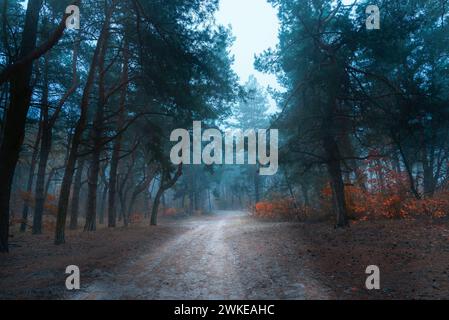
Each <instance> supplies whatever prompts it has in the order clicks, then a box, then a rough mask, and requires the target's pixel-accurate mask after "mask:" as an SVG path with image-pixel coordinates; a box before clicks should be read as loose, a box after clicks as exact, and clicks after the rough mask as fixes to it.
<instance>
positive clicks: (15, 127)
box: [0, 0, 42, 252]
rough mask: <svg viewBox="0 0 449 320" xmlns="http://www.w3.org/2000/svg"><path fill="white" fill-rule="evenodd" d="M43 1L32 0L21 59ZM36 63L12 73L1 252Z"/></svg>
mask: <svg viewBox="0 0 449 320" xmlns="http://www.w3.org/2000/svg"><path fill="white" fill-rule="evenodd" d="M41 7H42V0H30V1H29V2H28V6H27V13H26V18H25V27H24V29H23V33H22V43H21V47H20V55H19V59H23V58H25V57H26V56H28V55H29V54H30V53H32V52H33V50H34V49H35V47H36V39H37V29H38V23H39V11H40V9H41ZM32 72H33V64H32V63H31V62H29V63H27V64H25V65H24V66H23V67H22V68H20V70H18V71H16V72H14V73H12V74H11V76H10V79H11V86H10V106H9V108H8V110H7V112H6V117H5V126H4V128H3V139H2V143H1V146H0V181H1V182H2V183H1V185H0V252H8V240H9V216H10V212H9V210H10V208H9V200H10V197H11V186H12V182H13V177H14V171H15V169H16V165H17V161H18V159H19V153H20V149H21V146H22V144H23V140H24V135H25V123H26V117H27V113H28V110H29V107H30V100H31V94H32V87H31V85H30V81H31V75H32Z"/></svg>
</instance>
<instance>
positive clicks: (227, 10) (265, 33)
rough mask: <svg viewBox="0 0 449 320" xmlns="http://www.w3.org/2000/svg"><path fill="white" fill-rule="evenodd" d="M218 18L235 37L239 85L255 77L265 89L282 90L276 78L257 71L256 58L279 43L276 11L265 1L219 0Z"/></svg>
mask: <svg viewBox="0 0 449 320" xmlns="http://www.w3.org/2000/svg"><path fill="white" fill-rule="evenodd" d="M216 18H217V22H218V23H220V24H222V25H225V26H228V25H230V26H231V27H232V33H233V35H234V36H235V37H236V40H235V43H234V46H233V47H232V54H233V55H234V56H235V62H234V70H235V72H236V73H237V74H238V76H239V77H240V82H241V83H242V84H243V83H245V82H246V81H247V80H248V77H249V76H250V75H254V76H255V77H256V78H257V80H258V81H259V83H260V84H261V85H262V86H264V87H268V86H271V87H273V88H276V89H280V86H279V84H278V82H277V80H276V77H275V76H274V75H267V74H263V73H260V72H258V71H256V70H255V68H254V56H255V55H256V54H257V55H258V54H260V53H262V52H263V51H264V50H266V49H269V48H274V47H276V45H277V43H278V31H279V20H278V18H277V10H276V9H275V8H273V7H272V6H271V5H270V4H269V3H268V2H267V1H266V0H220V9H219V11H218V12H217V15H216Z"/></svg>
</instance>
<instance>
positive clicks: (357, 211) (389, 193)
mask: <svg viewBox="0 0 449 320" xmlns="http://www.w3.org/2000/svg"><path fill="white" fill-rule="evenodd" d="M367 164H368V165H367V168H368V169H367V170H366V172H365V173H364V174H361V175H359V176H360V177H361V178H360V181H354V182H353V183H348V184H346V186H345V197H346V204H347V209H348V214H349V217H350V218H351V219H354V220H376V219H407V218H416V217H424V216H427V217H432V218H442V217H445V216H447V215H448V213H449V191H448V190H440V191H437V192H436V193H435V194H434V195H432V196H429V195H425V196H423V197H421V198H419V199H418V198H417V197H416V196H415V195H414V194H413V193H412V192H411V191H410V182H409V180H408V179H409V178H408V176H407V174H405V173H398V172H396V171H395V170H392V169H390V168H388V167H387V166H384V165H382V163H381V164H378V163H376V164H372V163H369V162H368V163H367ZM334 207H335V206H334V203H333V197H332V189H331V186H330V184H327V185H326V186H325V187H324V188H323V190H322V192H321V194H320V197H319V199H318V200H317V201H316V202H315V204H314V206H313V207H307V206H304V205H301V204H298V203H295V201H294V200H293V199H291V198H282V197H276V198H275V199H274V200H271V201H263V202H259V203H257V204H256V205H255V206H254V207H253V208H252V212H253V214H254V216H255V217H257V218H266V219H289V220H292V219H299V220H304V219H308V218H310V217H313V216H317V215H320V214H321V216H325V213H332V212H333V210H334Z"/></svg>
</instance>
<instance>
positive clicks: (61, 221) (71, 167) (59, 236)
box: [55, 11, 112, 245]
mask: <svg viewBox="0 0 449 320" xmlns="http://www.w3.org/2000/svg"><path fill="white" fill-rule="evenodd" d="M111 14H112V11H110V12H109V14H108V15H107V16H106V19H105V22H104V24H103V29H102V31H101V34H100V37H99V39H98V42H97V46H96V48H95V52H94V56H93V58H92V62H91V65H90V69H89V73H88V77H87V81H86V85H85V87H84V91H83V96H82V99H81V105H80V111H81V115H80V118H79V120H78V123H77V125H76V128H75V133H74V135H73V137H72V145H71V148H70V153H69V158H68V159H67V165H66V168H65V172H64V178H63V180H62V184H61V191H60V195H59V203H58V215H57V222H56V232H55V244H56V245H59V244H63V243H65V225H66V220H67V210H68V206H69V198H70V189H71V186H72V180H73V175H74V173H75V165H76V160H77V158H78V149H79V146H80V144H81V139H82V136H83V133H84V130H85V128H86V124H87V111H88V110H87V109H88V106H89V100H90V99H89V97H90V92H91V90H92V87H93V85H94V80H95V73H96V70H97V64H98V56H99V53H100V48H101V47H102V46H103V42H104V41H105V34H106V33H107V30H108V28H109V22H110V16H111Z"/></svg>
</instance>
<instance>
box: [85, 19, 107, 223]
mask: <svg viewBox="0 0 449 320" xmlns="http://www.w3.org/2000/svg"><path fill="white" fill-rule="evenodd" d="M108 38H109V29H108V28H107V29H106V31H105V36H104V41H103V44H102V47H101V51H100V54H99V56H98V103H97V110H96V115H95V120H94V123H93V127H92V133H91V137H92V138H91V140H92V142H93V150H92V158H91V162H90V170H89V175H88V179H87V184H88V192H87V205H86V224H85V226H84V231H95V230H96V228H97V226H96V222H97V221H96V220H97V191H98V180H99V174H100V156H101V151H102V147H103V141H102V138H103V125H104V123H103V122H104V108H105V105H106V89H105V76H106V75H105V65H104V64H105V59H106V53H107V49H108V45H107V43H108Z"/></svg>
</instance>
